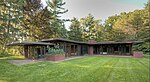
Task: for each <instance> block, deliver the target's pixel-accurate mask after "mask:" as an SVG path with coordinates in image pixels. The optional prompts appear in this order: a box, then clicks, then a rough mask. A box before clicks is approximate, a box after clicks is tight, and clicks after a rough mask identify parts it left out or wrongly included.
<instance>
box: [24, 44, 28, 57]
mask: <svg viewBox="0 0 150 82" xmlns="http://www.w3.org/2000/svg"><path fill="white" fill-rule="evenodd" d="M24 56H25V58H28V46H24Z"/></svg>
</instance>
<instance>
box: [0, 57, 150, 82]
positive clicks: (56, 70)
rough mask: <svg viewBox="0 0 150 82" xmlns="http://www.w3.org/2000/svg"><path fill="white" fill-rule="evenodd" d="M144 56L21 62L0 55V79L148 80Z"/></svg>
mask: <svg viewBox="0 0 150 82" xmlns="http://www.w3.org/2000/svg"><path fill="white" fill-rule="evenodd" d="M149 61H150V60H149V59H148V58H139V59H137V58H119V57H102V56H100V57H99V56H97V57H96V56H93V57H84V58H80V59H74V60H68V61H64V62H59V63H50V62H38V63H35V64H28V65H23V66H16V65H12V64H10V63H8V62H7V60H5V59H3V58H1V59H0V82H150V78H149V74H150V71H149V68H150V66H149Z"/></svg>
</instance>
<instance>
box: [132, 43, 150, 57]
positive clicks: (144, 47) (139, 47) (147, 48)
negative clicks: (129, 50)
mask: <svg viewBox="0 0 150 82" xmlns="http://www.w3.org/2000/svg"><path fill="white" fill-rule="evenodd" d="M133 50H134V51H143V52H144V54H147V55H150V42H144V43H142V44H135V45H133Z"/></svg>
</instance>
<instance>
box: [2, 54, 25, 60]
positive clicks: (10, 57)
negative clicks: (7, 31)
mask: <svg viewBox="0 0 150 82" xmlns="http://www.w3.org/2000/svg"><path fill="white" fill-rule="evenodd" d="M23 59H24V56H12V55H8V56H4V57H0V60H23Z"/></svg>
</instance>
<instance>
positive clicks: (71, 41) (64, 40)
mask: <svg viewBox="0 0 150 82" xmlns="http://www.w3.org/2000/svg"><path fill="white" fill-rule="evenodd" d="M40 41H41V42H52V41H62V42H70V43H76V44H88V45H100V44H132V43H133V42H131V41H120V42H119V41H106V42H93V43H90V42H80V41H74V40H67V39H63V38H52V39H43V40H40Z"/></svg>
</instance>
